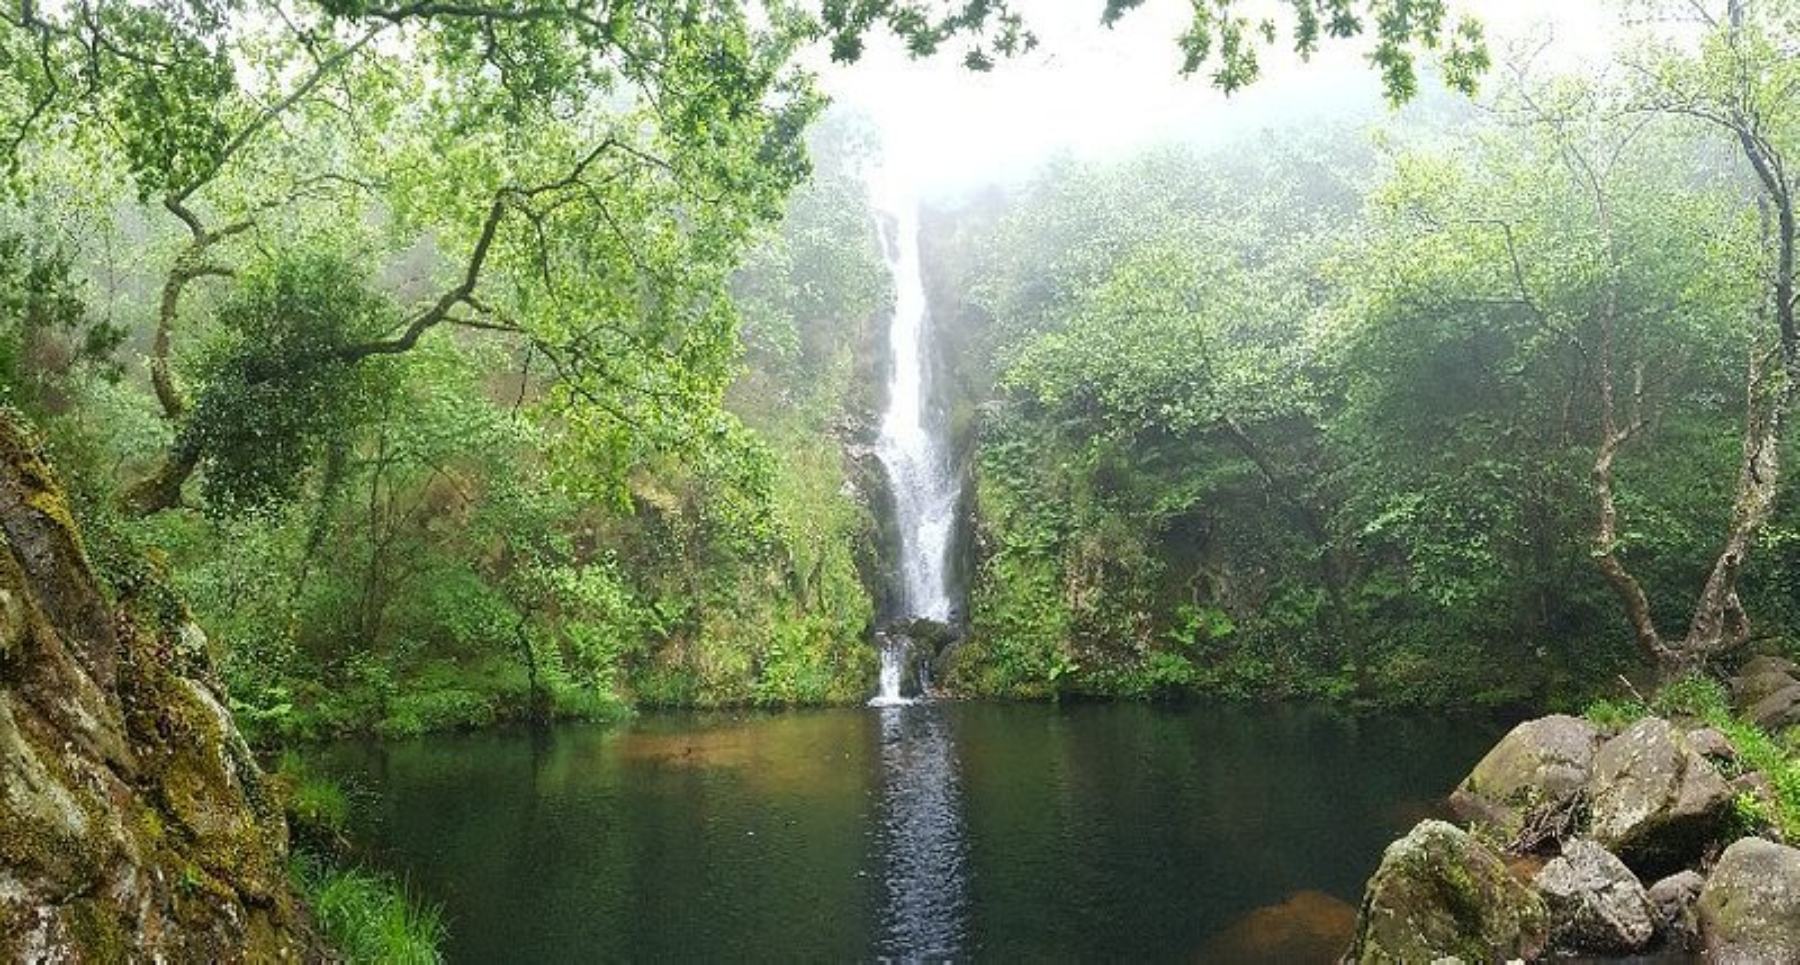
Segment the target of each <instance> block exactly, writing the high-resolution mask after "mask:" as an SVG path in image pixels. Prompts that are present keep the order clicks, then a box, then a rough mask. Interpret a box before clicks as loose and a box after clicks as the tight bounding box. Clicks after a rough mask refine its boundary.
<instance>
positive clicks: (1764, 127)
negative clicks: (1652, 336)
mask: <svg viewBox="0 0 1800 965" xmlns="http://www.w3.org/2000/svg"><path fill="white" fill-rule="evenodd" d="M1680 12H1681V13H1683V14H1688V15H1691V16H1692V17H1693V18H1694V22H1695V23H1696V24H1697V25H1698V27H1699V28H1700V38H1699V39H1700V43H1699V48H1698V53H1697V54H1687V53H1683V52H1680V51H1679V49H1678V48H1676V47H1673V46H1659V47H1654V48H1652V49H1651V51H1650V53H1649V54H1648V55H1647V56H1645V57H1641V58H1638V59H1634V60H1632V61H1631V62H1630V64H1631V66H1632V67H1633V68H1634V69H1635V72H1636V75H1637V77H1638V81H1639V91H1638V98H1639V103H1638V104H1637V105H1636V106H1637V107H1638V109H1640V110H1646V111H1652V112H1656V113H1661V114H1666V115H1672V116H1676V117H1681V118H1692V119H1697V120H1699V121H1700V122H1703V123H1704V124H1706V125H1708V126H1710V127H1711V128H1713V129H1715V130H1718V131H1721V132H1723V133H1724V134H1726V135H1727V136H1728V137H1729V138H1730V139H1731V141H1732V142H1733V143H1734V145H1735V146H1736V148H1737V149H1738V150H1739V152H1740V153H1741V156H1742V159H1743V160H1744V162H1745V164H1746V166H1747V167H1748V168H1749V169H1750V172H1751V174H1752V176H1753V181H1752V183H1753V185H1754V188H1753V191H1754V196H1755V206H1756V208H1757V210H1758V212H1759V213H1760V217H1761V221H1762V245H1761V248H1762V250H1761V251H1760V252H1759V260H1761V261H1762V262H1763V264H1761V265H1759V266H1758V273H1759V274H1760V275H1762V276H1763V284H1764V287H1765V289H1766V291H1765V292H1764V295H1763V298H1762V303H1761V306H1760V309H1759V314H1760V315H1761V316H1762V320H1763V321H1762V324H1763V325H1765V326H1768V325H1770V323H1772V327H1773V329H1774V331H1773V332H1772V333H1769V335H1770V336H1771V337H1772V338H1773V340H1774V347H1773V348H1772V349H1770V350H1766V354H1765V350H1764V349H1762V348H1760V347H1756V348H1753V350H1752V353H1751V360H1750V364H1749V375H1748V379H1747V386H1746V391H1745V396H1746V399H1745V416H1744V430H1743V444H1742V457H1741V459H1740V462H1739V468H1738V472H1737V485H1736V491H1735V495H1734V498H1733V501H1732V514H1731V522H1730V525H1729V527H1728V529H1727V531H1726V537H1725V541H1724V545H1723V547H1722V548H1721V549H1720V551H1719V554H1718V557H1717V559H1716V561H1715V562H1714V564H1713V566H1712V569H1711V571H1710V572H1709V573H1708V575H1707V578H1706V583H1705V586H1704V587H1703V589H1702V590H1701V595H1700V599H1699V602H1698V603H1697V604H1696V606H1695V608H1694V613H1693V618H1692V620H1691V621H1690V622H1689V624H1688V630H1687V634H1686V637H1685V638H1684V639H1683V640H1682V641H1681V642H1679V643H1669V642H1667V641H1665V640H1663V638H1662V636H1661V634H1660V633H1659V632H1658V631H1657V629H1656V627H1655V625H1654V623H1652V622H1651V621H1649V620H1648V619H1647V617H1646V615H1645V613H1644V608H1643V606H1642V604H1641V602H1640V600H1639V597H1641V592H1642V591H1641V589H1635V588H1634V581H1633V580H1632V579H1631V577H1630V575H1629V574H1628V573H1626V572H1624V571H1623V570H1622V569H1621V568H1618V567H1612V568H1610V569H1609V573H1610V577H1609V578H1611V579H1612V580H1613V581H1614V583H1615V585H1617V586H1618V587H1619V588H1620V593H1621V595H1622V597H1623V598H1624V599H1625V600H1626V603H1627V609H1628V611H1629V612H1630V613H1631V614H1632V622H1633V624H1634V626H1635V627H1636V632H1637V634H1638V637H1639V639H1640V640H1641V641H1643V644H1644V646H1645V647H1646V648H1647V649H1649V650H1650V651H1651V652H1652V653H1655V654H1657V655H1658V659H1659V662H1660V663H1661V664H1663V665H1664V666H1665V667H1666V668H1668V669H1669V670H1670V671H1671V672H1674V671H1678V670H1679V669H1680V668H1683V667H1691V666H1694V665H1697V664H1700V663H1703V662H1705V661H1706V660H1709V659H1711V658H1714V657H1717V656H1720V655H1722V654H1725V653H1729V652H1731V651H1732V650H1735V649H1736V648H1738V647H1741V646H1742V645H1743V644H1744V643H1745V642H1747V641H1748V640H1749V638H1750V621H1749V617H1748V615H1747V614H1746V613H1745V612H1744V607H1743V604H1742V603H1741V602H1740V600H1739V598H1738V583H1739V579H1740V576H1741V574H1742V572H1743V567H1744V564H1745V561H1746V559H1747V557H1748V554H1749V551H1750V548H1751V545H1752V543H1753V542H1754V540H1755V538H1756V536H1757V534H1758V532H1759V531H1760V530H1761V529H1762V528H1763V526H1764V525H1765V524H1766V523H1767V522H1768V521H1769V518H1770V516H1771V515H1772V514H1773V512H1774V508H1775V497H1776V494H1777V492H1778V491H1779V483H1780V469H1781V466H1780V456H1781V448H1782V445H1783V441H1784V435H1783V425H1784V423H1785V420H1786V418H1787V416H1788V414H1789V412H1790V410H1791V409H1792V408H1793V404H1794V399H1795V394H1796V392H1797V391H1800V325H1797V323H1796V321H1795V311H1796V298H1797V295H1796V290H1795V245H1796V244H1800V221H1797V218H1796V210H1795V197H1794V193H1795V191H1796V188H1797V187H1800V185H1797V184H1796V182H1795V180H1794V179H1795V175H1794V174H1793V172H1792V171H1791V170H1790V163H1791V160H1792V158H1793V155H1794V151H1795V147H1794V139H1795V138H1796V137H1797V136H1800V106H1797V105H1796V102H1795V98H1794V97H1793V91H1794V88H1795V85H1796V84H1797V83H1800V57H1797V55H1800V38H1797V37H1796V36H1795V32H1794V24H1795V23H1796V20H1795V16H1796V13H1797V12H1800V10H1797V8H1796V7H1795V6H1794V5H1793V4H1792V3H1785V2H1780V0H1771V2H1760V3H1752V2H1748V0H1725V3H1724V4H1723V9H1722V10H1721V9H1720V7H1719V5H1717V4H1703V3H1695V4H1688V5H1684V6H1683V7H1681V8H1680ZM1753 344H1756V343H1753ZM1629 434H1630V426H1629V425H1627V426H1624V427H1621V428H1618V429H1617V430H1616V431H1615V432H1614V435H1616V436H1618V437H1619V438H1620V440H1621V442H1622V441H1623V440H1624V439H1625V438H1626V437H1628V436H1629ZM1603 520H1604V517H1603ZM1603 525H1604V522H1603Z"/></svg>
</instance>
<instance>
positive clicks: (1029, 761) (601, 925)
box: [323, 703, 1500, 963]
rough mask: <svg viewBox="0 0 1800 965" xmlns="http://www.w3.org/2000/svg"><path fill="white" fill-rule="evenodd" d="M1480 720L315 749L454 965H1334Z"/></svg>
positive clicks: (1057, 721) (1482, 728) (1484, 741)
mask: <svg viewBox="0 0 1800 965" xmlns="http://www.w3.org/2000/svg"><path fill="white" fill-rule="evenodd" d="M1499 731H1500V728H1499V726H1498V725H1497V724H1495V723H1493V722H1486V721H1471V720H1444V719H1440V718H1427V717H1418V718H1384V717H1376V718H1369V717H1362V718H1344V717H1335V716H1331V715H1327V714H1323V713H1315V712H1309V711H1303V710H1296V709H1279V710H1218V709H1209V708H1200V707H1161V706H1146V705H1141V704H1108V705H1075V706H1063V707H1055V706H1043V705H1016V704H961V703H942V704H922V705H915V706H909V707H884V708H855V709H842V710H828V711H809V712H796V713H786V714H770V715H763V714H742V715H724V714H706V715H689V714H681V715H675V714H669V715H646V716H644V717H642V718H640V719H638V720H636V721H633V722H631V723H630V724H627V725H623V726H619V727H611V728H602V727H564V728H558V729H554V730H551V731H549V732H548V733H544V734H531V733H528V732H525V731H515V732H502V733H488V734H478V735H468V736H445V737H433V738H426V739H422V740H418V741H411V742H403V743H392V744H383V745H362V744H355V745H341V746H338V747H335V748H331V749H329V750H328V751H327V752H326V753H325V755H324V759H323V763H324V764H325V765H326V767H327V768H328V769H329V770H331V771H333V772H334V773H336V774H338V775H339V776H342V777H346V778H348V779H350V780H351V781H352V782H353V783H355V784H356V785H358V786H360V787H361V788H362V789H363V790H364V791H366V792H367V795H368V797H369V800H368V802H367V803H366V804H365V806H364V808H363V809H362V810H363V816H362V819H361V820H362V821H363V822H364V823H363V826H362V827H360V828H359V829H358V835H357V836H358V838H359V840H360V841H361V842H362V843H363V844H365V845H366V846H367V847H368V848H369V850H370V851H371V853H372V854H373V855H374V856H375V859H376V860H377V861H378V862H379V863H381V864H384V865H386V866H388V867H391V868H394V869H396V870H398V871H401V872H402V873H404V874H405V875H406V876H407V877H408V878H409V879H410V880H411V882H412V884H413V885H414V887H415V889H416V890H418V891H421V892H423V894H424V895H425V896H427V897H429V898H431V899H434V900H437V901H439V902H441V903H443V905H444V906H445V909H446V912H447V915H448V918H449V921H450V929H451V939H450V948H449V951H450V954H451V957H452V960H454V961H469V962H537V961H596V960H634V961H646V960H664V961H667V960H689V961H692V960H710V961H719V960H730V961H744V960H764V961H853V960H867V959H877V958H896V959H931V960H940V959H945V958H955V959H973V960H992V961H1018V960H1033V961H1067V960H1078V959H1088V960H1091V959H1106V960H1121V959H1128V960H1138V961H1144V960H1184V961H1196V960H1198V961H1221V962H1238V961H1244V962H1254V961H1267V962H1302V963H1303V962H1307V961H1320V962H1323V961H1328V960H1330V958H1331V957H1332V956H1333V955H1334V954H1335V953H1336V952H1338V951H1341V948H1342V943H1343V942H1344V941H1345V939H1346V937H1347V935H1348V931H1349V927H1350V922H1351V919H1352V916H1353V909H1352V906H1351V903H1353V902H1354V901H1355V900H1356V898H1357V895H1358V894H1359V893H1360V890H1361V887H1362V883H1363V880H1364V879H1365V878H1366V877H1367V876H1368V874H1369V872H1370V871H1371V870H1373V868H1374V866H1375V864H1376V862H1377V861H1378V860H1379V858H1380V854H1381V849H1382V848H1383V847H1384V846H1385V845H1386V844H1387V842H1388V841H1389V840H1390V839H1391V838H1392V837H1394V836H1395V835H1396V834H1398V833H1399V832H1401V831H1404V830H1405V829H1406V828H1407V827H1410V826H1411V825H1412V824H1413V823H1414V822H1415V821H1417V820H1418V819H1420V818H1421V817H1424V816H1426V815H1428V814H1431V813H1434V811H1435V808H1436V806H1437V805H1436V801H1437V799H1439V798H1441V796H1442V795H1443V794H1444V792H1445V791H1447V790H1448V789H1449V787H1450V786H1451V785H1452V784H1454V782H1455V781H1456V780H1457V779H1458V778H1459V777H1461V775H1462V774H1463V773H1466V771H1467V770H1468V768H1469V767H1470V766H1471V765H1472V764H1473V763H1474V761H1475V760H1476V759H1478V758H1479V757H1480V755H1481V753H1482V752H1483V751H1484V750H1485V749H1486V748H1487V746H1488V745H1489V744H1490V743H1491V742H1492V740H1493V739H1494V738H1496V737H1497V736H1498V734H1499Z"/></svg>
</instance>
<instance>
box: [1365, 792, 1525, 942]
mask: <svg viewBox="0 0 1800 965" xmlns="http://www.w3.org/2000/svg"><path fill="white" fill-rule="evenodd" d="M1548 938H1549V916H1548V913H1547V911H1546V909H1545V906H1544V902H1543V899H1542V898H1540V897H1539V896H1538V895H1537V893H1536V892H1535V891H1533V890H1532V889H1531V888H1529V887H1527V886H1526V885H1525V884H1524V883H1523V882H1521V881H1519V880H1518V879H1517V878H1515V877H1513V875H1512V873H1511V872H1510V871H1508V870H1507V867H1506V865H1505V863H1504V862H1502V861H1501V860H1500V857H1499V856H1498V855H1496V854H1494V853H1493V852H1492V851H1490V850H1489V849H1488V848H1487V847H1486V846H1485V845H1483V844H1482V843H1481V842H1480V841H1478V840H1477V839H1476V838H1475V837H1474V836H1472V835H1470V834H1469V833H1467V832H1465V831H1463V830H1461V829H1460V828H1458V827H1456V826H1455V825H1453V824H1448V823H1446V822H1443V821H1423V822H1421V823H1420V824H1419V825H1418V826H1416V827H1414V828H1413V829H1412V831H1411V832H1409V833H1408V834H1407V835H1406V837H1404V838H1401V839H1400V840H1398V841H1395V842H1394V843H1393V844H1391V845H1389V846H1388V848H1387V851H1386V852H1385V853H1384V854H1383V855H1382V858H1381V866H1380V867H1379V868H1378V869H1376V872H1375V876H1374V877H1373V878H1371V879H1369V885H1368V890H1367V891H1366V892H1365V893H1364V896H1363V902H1362V908H1361V910H1360V911H1359V913H1358V916H1357V926H1356V938H1355V942H1354V944H1353V945H1352V946H1351V949H1350V953H1349V955H1348V956H1347V957H1346V960H1347V961H1351V962H1358V963H1368V965H1372V963H1411V962H1432V961H1437V960H1440V959H1443V958H1445V957H1456V958H1461V959H1463V960H1465V961H1470V962H1486V961H1493V960H1496V959H1508V958H1527V959H1529V958H1534V957H1536V956H1537V955H1538V954H1540V953H1541V952H1542V951H1543V950H1544V947H1545V945H1546V943H1547V941H1548Z"/></svg>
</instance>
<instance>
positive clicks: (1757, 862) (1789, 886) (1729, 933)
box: [1698, 838, 1800, 965]
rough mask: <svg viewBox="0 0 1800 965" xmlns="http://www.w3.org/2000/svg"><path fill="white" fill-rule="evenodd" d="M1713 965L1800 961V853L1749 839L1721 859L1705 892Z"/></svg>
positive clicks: (1706, 937) (1704, 926) (1703, 920)
mask: <svg viewBox="0 0 1800 965" xmlns="http://www.w3.org/2000/svg"><path fill="white" fill-rule="evenodd" d="M1698 908H1699V919H1700V934H1701V939H1702V941H1703V943H1704V945H1705V949H1706V958H1707V961H1709V962H1717V963H1720V965H1753V963H1764V962H1800V849H1796V848H1790V847H1787V846H1786V845H1780V844H1775V843H1774V842H1771V841H1764V840H1762V839H1761V838H1744V839H1742V840H1740V841H1737V842H1736V843H1734V844H1732V846H1731V847H1729V848H1726V849H1725V853H1724V854H1723V855H1720V857H1719V863H1718V865H1717V866H1716V867H1714V868H1713V872H1712V876H1711V877H1709V878H1708V879H1707V881H1706V886H1705V888H1704V889H1703V890H1702V891H1701V892H1700V902H1699V906H1698Z"/></svg>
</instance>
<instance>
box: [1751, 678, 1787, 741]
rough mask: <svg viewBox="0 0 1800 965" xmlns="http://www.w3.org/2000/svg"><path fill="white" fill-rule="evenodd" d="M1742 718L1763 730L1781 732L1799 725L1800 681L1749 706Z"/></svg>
mask: <svg viewBox="0 0 1800 965" xmlns="http://www.w3.org/2000/svg"><path fill="white" fill-rule="evenodd" d="M1744 716H1745V717H1748V718H1750V721H1751V723H1754V724H1755V725H1756V726H1758V727H1761V728H1763V729H1764V730H1772V731H1773V730H1781V729H1783V728H1787V727H1792V726H1794V725H1795V724H1800V681H1794V682H1792V683H1790V684H1788V685H1787V686H1786V687H1783V688H1781V689H1780V690H1777V691H1775V692H1774V693H1772V694H1769V695H1768V696H1766V697H1763V698H1762V699H1760V700H1758V701H1756V702H1755V703H1753V704H1750V705H1749V707H1748V708H1747V709H1746V710H1745V711H1744Z"/></svg>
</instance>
